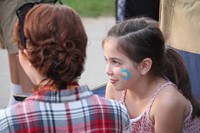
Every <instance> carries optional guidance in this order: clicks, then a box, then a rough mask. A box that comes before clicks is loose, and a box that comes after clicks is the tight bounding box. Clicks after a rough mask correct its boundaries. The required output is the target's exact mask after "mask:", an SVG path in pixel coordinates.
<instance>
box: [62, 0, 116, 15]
mask: <svg viewBox="0 0 200 133" xmlns="http://www.w3.org/2000/svg"><path fill="white" fill-rule="evenodd" d="M62 1H63V2H64V3H65V4H66V5H69V6H70V7H72V8H74V9H75V10H76V11H77V12H78V13H79V14H80V15H81V16H83V17H99V16H114V14H115V0H62Z"/></svg>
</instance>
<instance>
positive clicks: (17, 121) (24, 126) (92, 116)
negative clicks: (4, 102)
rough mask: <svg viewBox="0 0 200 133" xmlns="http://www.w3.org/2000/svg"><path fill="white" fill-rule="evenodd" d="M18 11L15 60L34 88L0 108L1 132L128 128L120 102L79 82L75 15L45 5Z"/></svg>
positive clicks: (81, 58)
mask: <svg viewBox="0 0 200 133" xmlns="http://www.w3.org/2000/svg"><path fill="white" fill-rule="evenodd" d="M32 6H33V7H32ZM27 7H28V8H31V9H30V10H29V11H28V10H27V9H28V8H27ZM18 11H19V12H18V13H19V14H18V17H19V21H18V22H17V23H16V26H15V28H14V32H13V36H14V40H15V41H16V43H17V45H18V47H19V49H20V50H19V61H20V64H21V65H22V67H23V69H24V71H25V72H26V73H27V75H28V76H29V78H30V79H31V81H32V82H33V83H34V84H35V85H36V88H35V90H34V93H33V94H32V95H31V96H30V97H28V98H27V99H25V101H23V102H21V103H18V104H16V105H13V106H10V107H8V108H6V109H3V110H0V132H2V133H21V132H28V133H33V132H34V133H35V132H39V133H40V132H42V133H49V132H69V133H71V132H74V133H76V132H94V133H96V132H116V133H121V132H129V131H130V124H129V116H128V113H127V110H126V109H125V107H124V106H123V105H121V104H119V103H117V102H115V101H113V100H106V99H104V98H101V97H98V96H97V95H94V94H93V93H92V92H91V91H90V90H89V88H88V87H87V85H85V86H81V85H79V84H78V79H79V77H80V76H81V74H82V72H83V70H84V63H85V59H86V47H87V35H86V33H85V30H84V27H83V24H82V22H81V19H80V17H79V15H78V14H77V13H76V12H75V11H74V10H73V9H72V8H70V7H68V6H65V5H50V4H39V5H33V4H26V5H24V6H22V7H20V8H19V10H18ZM25 12H28V13H27V14H26V15H25V14H23V13H25ZM23 23H24V25H23Z"/></svg>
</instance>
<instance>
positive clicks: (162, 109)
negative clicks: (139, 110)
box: [151, 85, 191, 118]
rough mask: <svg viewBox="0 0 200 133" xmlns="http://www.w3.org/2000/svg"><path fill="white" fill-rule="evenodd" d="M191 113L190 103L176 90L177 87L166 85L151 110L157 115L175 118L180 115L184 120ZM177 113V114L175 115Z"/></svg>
mask: <svg viewBox="0 0 200 133" xmlns="http://www.w3.org/2000/svg"><path fill="white" fill-rule="evenodd" d="M190 111H191V106H190V102H189V101H188V99H186V98H185V97H184V96H183V94H182V93H181V92H180V91H179V90H178V88H176V86H175V85H166V86H164V87H163V89H162V90H161V91H160V92H159V93H158V94H157V96H156V98H155V100H154V103H153V105H152V108H151V113H152V114H153V115H156V114H157V113H159V114H163V115H166V116H169V117H168V118H170V116H172V117H173V115H175V114H177V113H179V114H180V115H182V117H183V118H186V117H187V116H188V115H189V113H190ZM175 112H176V113H175Z"/></svg>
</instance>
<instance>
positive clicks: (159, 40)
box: [103, 17, 200, 133]
mask: <svg viewBox="0 0 200 133" xmlns="http://www.w3.org/2000/svg"><path fill="white" fill-rule="evenodd" d="M103 49H104V55H105V59H106V61H107V67H106V73H107V75H108V78H109V83H108V84H107V88H106V97H107V98H111V99H115V100H117V101H119V102H120V103H122V104H124V105H125V106H126V108H127V109H128V113H129V115H130V118H131V119H130V121H131V124H132V132H133V133H154V132H155V133H182V132H184V133H199V132H200V118H199V117H200V106H199V104H198V103H197V101H195V99H194V97H193V96H192V93H191V84H190V79H189V76H188V73H187V71H186V68H185V65H184V63H183V60H182V58H181V57H180V56H179V54H177V53H176V51H175V50H173V49H172V48H170V47H167V46H166V45H165V40H164V38H163V35H162V33H161V31H160V29H159V28H158V25H157V23H156V21H154V20H151V19H149V18H144V17H141V18H135V19H130V20H127V21H124V22H121V23H119V24H117V25H115V26H113V27H112V28H111V29H110V30H109V32H108V34H107V37H106V39H105V40H104V41H103Z"/></svg>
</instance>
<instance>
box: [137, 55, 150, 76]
mask: <svg viewBox="0 0 200 133" xmlns="http://www.w3.org/2000/svg"><path fill="white" fill-rule="evenodd" d="M151 66H152V60H151V59H150V58H145V59H144V60H143V61H142V62H141V63H140V64H139V66H138V67H139V70H140V73H141V75H146V74H147V73H148V72H149V70H150V69H151Z"/></svg>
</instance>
